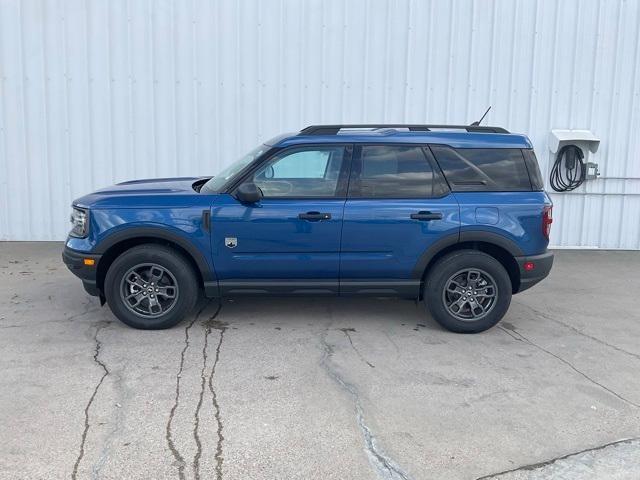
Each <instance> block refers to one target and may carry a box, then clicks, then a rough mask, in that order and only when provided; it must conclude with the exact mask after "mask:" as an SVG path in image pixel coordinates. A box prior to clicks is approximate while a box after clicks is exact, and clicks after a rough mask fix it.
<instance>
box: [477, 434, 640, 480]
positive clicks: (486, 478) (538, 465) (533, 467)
mask: <svg viewBox="0 0 640 480" xmlns="http://www.w3.org/2000/svg"><path fill="white" fill-rule="evenodd" d="M638 440H640V437H638V438H627V439H624V440H617V441H615V442H609V443H605V444H604V445H599V446H597V447H592V448H585V449H584V450H579V451H577V452H572V453H568V454H566V455H562V456H560V457H555V458H552V459H549V460H545V461H543V462H538V463H532V464H529V465H523V466H522V467H517V468H512V469H510V470H503V471H502V472H498V473H491V474H489V475H484V476H482V477H478V478H476V480H489V479H491V478H496V477H499V476H501V475H507V474H509V473H515V472H519V471H531V470H538V469H540V468H544V467H546V466H548V465H553V464H554V463H556V462H558V461H560V460H566V459H568V458H571V457H574V456H576V455H582V454H583V453H589V452H597V451H598V450H604V449H605V448H609V447H615V446H618V445H623V444H626V443H632V442H636V441H638Z"/></svg>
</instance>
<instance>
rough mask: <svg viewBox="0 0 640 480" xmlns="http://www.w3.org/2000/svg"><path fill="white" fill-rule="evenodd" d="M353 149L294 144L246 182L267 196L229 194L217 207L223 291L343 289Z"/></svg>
mask: <svg viewBox="0 0 640 480" xmlns="http://www.w3.org/2000/svg"><path fill="white" fill-rule="evenodd" d="M350 154H351V148H350V147H348V146H345V145H320V146H302V147H291V148H288V149H285V150H283V151H281V152H278V153H276V154H275V155H273V156H272V157H271V158H270V159H268V160H267V161H266V162H264V163H263V164H262V165H261V166H260V167H258V168H257V170H256V171H255V172H253V173H251V174H250V175H249V176H248V177H247V178H245V179H244V181H243V183H244V182H253V183H255V184H256V185H257V186H258V187H259V188H260V189H261V190H262V192H263V195H264V198H263V199H262V200H261V201H260V202H258V203H256V204H251V205H246V204H243V203H241V202H239V201H238V200H237V199H236V198H234V196H233V195H221V196H220V198H218V199H217V201H216V204H215V205H214V206H213V208H212V224H211V227H212V254H213V262H214V265H215V266H216V273H217V275H218V279H219V283H220V288H221V290H222V293H223V294H226V295H233V294H242V293H244V294H267V293H285V294H310V293H314V294H322V293H327V294H330V293H333V294H335V293H337V292H338V277H339V273H338V271H339V254H340V233H341V228H342V215H343V210H344V203H345V196H346V187H347V178H348V172H349V159H350Z"/></svg>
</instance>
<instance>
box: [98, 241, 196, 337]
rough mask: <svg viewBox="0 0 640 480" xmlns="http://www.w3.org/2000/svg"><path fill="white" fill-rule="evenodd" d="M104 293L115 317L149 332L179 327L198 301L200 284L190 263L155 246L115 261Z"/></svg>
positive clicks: (133, 251)
mask: <svg viewBox="0 0 640 480" xmlns="http://www.w3.org/2000/svg"><path fill="white" fill-rule="evenodd" d="M104 290H105V296H106V298H107V303H108V304H109V308H111V311H112V312H113V314H114V315H115V316H116V317H118V318H119V319H120V320H121V321H122V322H124V323H126V324H127V325H129V326H131V327H134V328H140V329H146V330H158V329H163V328H170V327H173V326H174V325H176V324H178V323H179V322H180V321H181V320H182V319H183V318H184V316H185V315H187V314H188V313H189V312H190V311H191V310H192V309H193V307H194V305H195V303H196V301H197V298H198V283H197V280H196V277H195V274H194V272H193V269H192V268H191V265H190V264H189V262H188V261H187V259H185V258H184V257H183V256H182V255H181V254H180V253H178V252H176V251H174V250H172V249H170V248H168V247H165V246H161V245H153V244H150V245H139V246H136V247H133V248H131V249H130V250H127V251H126V252H124V253H123V254H122V255H120V256H119V257H118V258H116V260H115V261H114V262H113V264H111V266H110V267H109V270H108V271H107V276H106V278H105V289H104Z"/></svg>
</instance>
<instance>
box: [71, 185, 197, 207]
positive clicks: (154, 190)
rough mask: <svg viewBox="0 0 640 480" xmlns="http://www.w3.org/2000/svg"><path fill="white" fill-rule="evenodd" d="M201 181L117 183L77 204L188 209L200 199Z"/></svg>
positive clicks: (85, 197) (85, 205)
mask: <svg viewBox="0 0 640 480" xmlns="http://www.w3.org/2000/svg"><path fill="white" fill-rule="evenodd" d="M199 179H200V177H176V178H149V179H143V180H131V181H128V182H122V183H118V184H116V185H112V186H110V187H106V188H101V189H99V190H96V191H95V192H93V193H90V194H89V195H85V196H84V197H81V198H78V199H77V200H76V201H74V204H76V205H79V206H84V207H90V208H91V207H92V208H101V207H102V208H106V207H129V208H140V207H171V206H187V205H189V204H191V203H193V202H194V201H195V198H196V196H198V195H199V193H198V192H196V191H195V190H194V189H193V184H194V183H195V182H196V181H197V180H199Z"/></svg>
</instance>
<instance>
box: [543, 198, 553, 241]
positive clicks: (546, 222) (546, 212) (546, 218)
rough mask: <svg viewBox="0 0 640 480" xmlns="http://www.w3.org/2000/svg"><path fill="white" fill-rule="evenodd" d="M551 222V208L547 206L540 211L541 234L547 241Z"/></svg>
mask: <svg viewBox="0 0 640 480" xmlns="http://www.w3.org/2000/svg"><path fill="white" fill-rule="evenodd" d="M552 222H553V207H552V206H550V205H549V206H546V207H544V209H543V210H542V234H543V235H544V238H546V239H549V234H550V233H551V223H552Z"/></svg>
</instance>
